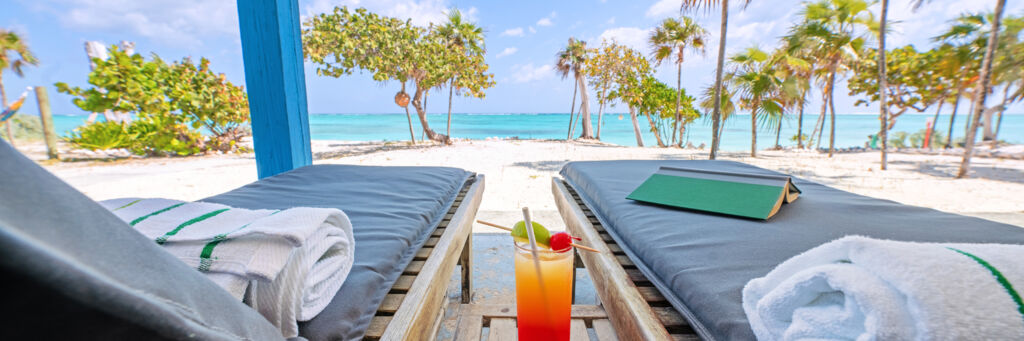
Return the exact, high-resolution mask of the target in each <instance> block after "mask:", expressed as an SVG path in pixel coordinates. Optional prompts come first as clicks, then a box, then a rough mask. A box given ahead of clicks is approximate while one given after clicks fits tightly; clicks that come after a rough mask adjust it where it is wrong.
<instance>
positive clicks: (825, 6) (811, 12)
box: [785, 0, 874, 157]
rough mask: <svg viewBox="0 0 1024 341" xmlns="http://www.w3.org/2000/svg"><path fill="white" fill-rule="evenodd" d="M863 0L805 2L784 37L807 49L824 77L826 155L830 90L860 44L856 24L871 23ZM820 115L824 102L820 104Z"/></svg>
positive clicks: (832, 119)
mask: <svg viewBox="0 0 1024 341" xmlns="http://www.w3.org/2000/svg"><path fill="white" fill-rule="evenodd" d="M867 9H868V3H867V2H866V1H864V0H819V1H817V2H813V3H807V4H806V5H805V7H804V9H803V10H801V16H803V21H802V22H801V23H799V24H797V25H796V26H794V27H793V28H791V30H790V34H789V35H788V36H786V37H785V39H786V43H787V45H788V46H790V47H791V48H796V49H807V50H808V52H809V54H811V55H814V56H815V57H816V59H818V61H819V62H818V63H816V64H817V65H820V66H821V67H822V68H823V70H821V71H823V72H821V73H820V75H821V76H824V77H825V79H826V81H825V82H824V83H825V89H824V95H825V98H826V101H825V102H826V103H825V104H827V107H828V110H829V121H830V133H829V147H828V155H829V157H832V155H833V153H834V152H835V132H836V117H835V115H836V110H835V101H834V98H835V96H834V94H833V90H834V89H835V82H836V78H837V77H838V76H840V74H841V73H845V71H847V70H849V69H850V67H851V66H852V65H853V63H854V62H855V61H856V59H857V58H858V54H859V52H860V51H861V48H862V47H863V45H864V42H865V39H864V37H863V33H859V32H858V30H857V28H858V26H865V27H871V25H872V23H873V21H874V19H873V18H871V13H870V12H868V10H867ZM822 109H823V110H822V115H824V114H825V113H824V109H825V105H823V106H822Z"/></svg>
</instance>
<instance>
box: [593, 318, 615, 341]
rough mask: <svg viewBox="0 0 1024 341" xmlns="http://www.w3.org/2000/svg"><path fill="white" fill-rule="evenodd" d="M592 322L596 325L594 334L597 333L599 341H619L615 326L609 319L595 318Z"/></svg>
mask: <svg viewBox="0 0 1024 341" xmlns="http://www.w3.org/2000/svg"><path fill="white" fill-rule="evenodd" d="M590 323H591V324H593V325H594V334H597V340H598V341H619V337H618V336H616V335H615V328H613V327H612V323H611V322H608V320H594V321H591V322H590Z"/></svg>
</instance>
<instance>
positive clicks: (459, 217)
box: [381, 175, 484, 340]
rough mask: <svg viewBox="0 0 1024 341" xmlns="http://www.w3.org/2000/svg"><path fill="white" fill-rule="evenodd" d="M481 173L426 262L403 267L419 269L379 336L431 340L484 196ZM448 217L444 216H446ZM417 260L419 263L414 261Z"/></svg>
mask: <svg viewBox="0 0 1024 341" xmlns="http://www.w3.org/2000/svg"><path fill="white" fill-rule="evenodd" d="M483 191H484V176H483V175H477V177H476V180H475V181H474V182H473V184H472V185H470V187H469V190H468V191H467V194H466V200H463V202H462V204H461V205H459V207H458V209H456V211H455V212H454V213H453V214H451V217H450V219H451V222H450V223H449V224H448V227H447V228H446V229H445V231H444V234H442V235H441V237H436V238H438V240H437V242H436V244H435V245H434V252H433V253H431V255H430V257H428V258H427V260H426V261H413V262H411V263H410V265H409V267H407V268H406V274H408V273H409V272H410V271H415V272H418V273H419V274H418V275H417V276H416V279H415V280H413V283H412V286H411V287H410V288H409V290H408V292H407V293H406V296H405V300H404V304H402V305H401V306H400V307H399V308H398V310H397V311H395V314H394V316H393V318H392V320H391V322H392V323H389V324H388V327H387V329H385V330H384V334H383V335H382V336H381V338H382V339H384V340H422V339H424V338H425V337H426V338H428V339H432V338H433V337H434V335H431V333H432V332H433V330H434V326H435V323H434V322H435V321H436V319H437V314H438V313H439V312H440V311H441V307H442V306H443V305H444V304H445V298H446V295H445V294H446V292H447V290H448V281H449V279H451V277H452V273H453V272H454V271H455V265H456V264H457V263H458V261H459V256H460V255H461V253H462V247H463V246H464V245H465V244H466V238H470V234H471V232H472V229H473V221H474V220H475V218H476V212H477V210H478V209H479V208H480V200H481V198H482V197H483ZM446 218H447V216H446ZM417 263H418V264H417Z"/></svg>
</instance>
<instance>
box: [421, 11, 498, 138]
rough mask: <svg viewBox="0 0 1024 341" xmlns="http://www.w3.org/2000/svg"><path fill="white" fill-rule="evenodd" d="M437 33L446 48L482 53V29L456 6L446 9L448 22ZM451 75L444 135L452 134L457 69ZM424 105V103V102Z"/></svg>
mask: <svg viewBox="0 0 1024 341" xmlns="http://www.w3.org/2000/svg"><path fill="white" fill-rule="evenodd" d="M438 33H439V34H440V35H441V36H442V37H444V39H445V41H446V44H447V45H448V48H451V49H461V50H462V51H463V53H467V54H471V55H473V54H477V55H480V54H483V53H485V52H486V51H485V49H484V30H483V29H482V28H480V27H477V26H476V25H474V24H473V23H471V22H467V21H464V20H463V17H462V12H460V11H459V10H458V9H457V8H453V9H451V10H450V11H448V22H446V23H445V24H444V25H441V27H439V28H438ZM453 71H454V72H452V77H451V79H450V80H449V81H448V126H447V129H446V130H445V135H448V136H452V95H453V94H454V91H455V88H456V85H455V82H456V79H457V78H458V77H459V70H453ZM424 105H425V104H424Z"/></svg>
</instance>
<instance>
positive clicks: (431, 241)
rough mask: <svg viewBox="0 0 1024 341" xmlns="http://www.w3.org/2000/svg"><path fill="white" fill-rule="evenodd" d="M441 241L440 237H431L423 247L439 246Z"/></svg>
mask: <svg viewBox="0 0 1024 341" xmlns="http://www.w3.org/2000/svg"><path fill="white" fill-rule="evenodd" d="M440 240H441V238H438V237H430V238H429V239H427V242H426V243H423V247H434V245H437V242H438V241H440Z"/></svg>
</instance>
